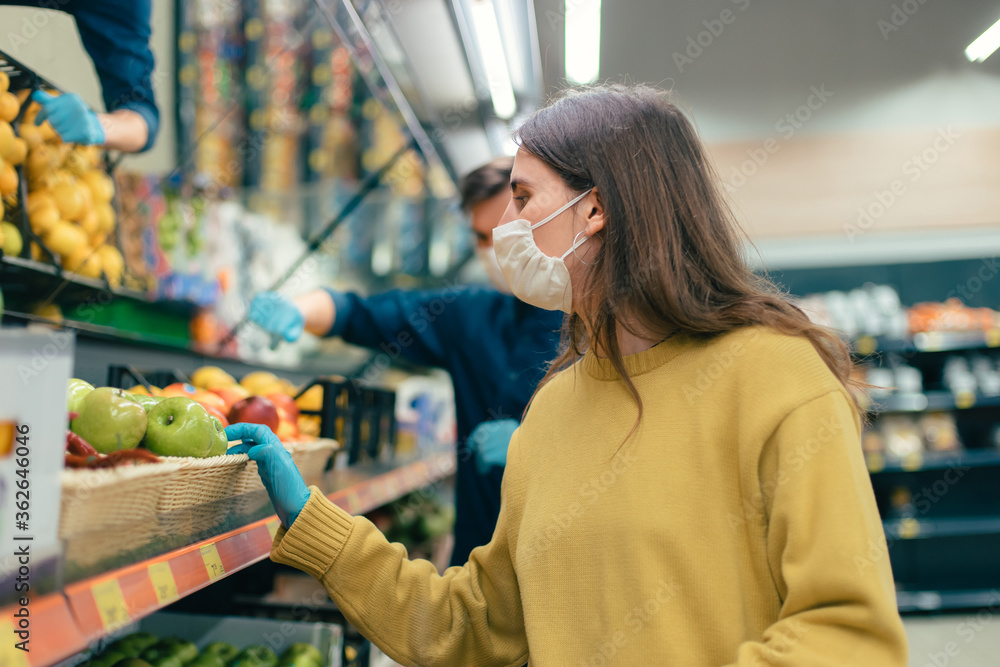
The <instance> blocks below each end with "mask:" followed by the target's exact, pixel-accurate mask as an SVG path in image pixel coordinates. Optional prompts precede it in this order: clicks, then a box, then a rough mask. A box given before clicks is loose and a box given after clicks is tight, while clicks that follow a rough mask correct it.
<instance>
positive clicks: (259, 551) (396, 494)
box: [0, 452, 456, 667]
mask: <svg viewBox="0 0 1000 667" xmlns="http://www.w3.org/2000/svg"><path fill="white" fill-rule="evenodd" d="M455 465H456V463H455V454H454V452H443V453H439V454H435V455H431V456H428V457H426V458H424V459H420V460H417V461H413V462H410V463H405V464H402V465H398V464H397V465H395V466H394V465H392V464H369V465H359V466H353V467H351V468H348V469H346V470H340V471H335V472H333V473H331V474H330V475H328V476H327V477H326V478H324V480H323V487H324V491H325V492H326V493H327V497H328V498H329V499H330V500H331V501H332V502H334V503H336V504H337V505H339V506H340V507H343V508H344V509H345V510H347V511H348V512H351V513H352V514H362V513H365V512H368V511H371V510H373V509H375V508H377V507H381V506H382V505H386V504H388V503H390V502H392V501H393V500H396V499H398V498H400V497H402V496H404V495H406V494H407V493H410V492H412V491H416V490H417V489H420V488H423V487H425V486H428V485H430V484H433V483H435V482H437V481H439V480H441V479H444V478H445V477H448V476H449V475H451V474H452V473H453V472H454V470H455ZM278 527H279V524H278V519H277V518H276V517H274V516H270V517H267V518H264V519H260V520H258V521H255V522H253V523H250V524H248V525H246V526H242V527H240V528H237V529H234V530H230V531H229V532H226V533H223V534H221V535H217V536H215V537H212V538H209V539H206V540H203V541H200V542H197V543H195V544H191V545H189V546H186V547H184V548H181V549H175V550H173V551H170V552H168V553H166V554H163V555H161V556H157V557H155V558H150V559H147V560H144V561H142V562H139V563H135V564H133V565H129V566H126V567H121V568H118V569H115V570H113V571H110V572H105V573H102V574H100V575H97V576H93V577H91V578H89V579H85V580H82V581H79V582H76V583H73V584H70V585H68V586H66V587H65V588H64V589H63V590H62V591H61V592H60V593H54V594H51V595H48V596H45V597H43V598H33V599H32V600H31V607H30V614H31V630H30V631H31V635H30V644H29V646H30V648H31V651H30V653H28V654H27V657H25V656H24V654H22V653H21V652H20V651H16V650H15V651H13V652H12V651H10V647H11V646H13V642H12V641H8V640H9V639H10V638H11V637H12V636H13V635H12V633H13V626H12V625H11V623H10V619H12V618H13V613H14V612H15V611H16V610H17V607H7V608H5V609H0V619H2V620H0V637H2V638H3V647H2V648H0V660H3V659H4V658H7V662H6V664H7V665H10V666H15V665H16V666H25V667H27V666H28V665H30V667H47V666H48V665H52V664H54V663H56V662H59V661H60V660H64V659H65V658H68V657H70V656H72V655H73V654H75V653H78V652H80V651H82V650H84V649H85V648H86V647H87V646H88V645H89V644H91V643H93V642H94V641H96V640H97V639H99V638H101V637H104V636H106V635H108V634H111V633H113V632H114V631H116V630H117V629H119V628H121V627H123V626H124V625H126V624H128V623H131V622H133V621H136V620H138V619H140V618H142V617H144V616H147V615H149V614H151V613H152V612H154V611H156V610H158V609H161V608H163V607H165V606H167V605H169V604H171V603H172V602H174V601H176V600H178V599H180V598H182V597H184V596H186V595H189V594H191V593H194V592H195V591H198V590H201V589H202V588H205V587H206V586H209V585H211V584H212V583H213V582H215V581H216V580H218V579H221V578H223V577H226V576H228V575H230V574H233V573H234V572H237V571H239V570H242V569H244V568H246V567H249V566H251V565H253V564H254V563H257V562H259V561H261V560H263V559H265V558H267V556H268V554H269V553H270V549H271V541H272V539H273V537H274V534H275V533H276V532H277V530H278Z"/></svg>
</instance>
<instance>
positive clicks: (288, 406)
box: [129, 366, 301, 442]
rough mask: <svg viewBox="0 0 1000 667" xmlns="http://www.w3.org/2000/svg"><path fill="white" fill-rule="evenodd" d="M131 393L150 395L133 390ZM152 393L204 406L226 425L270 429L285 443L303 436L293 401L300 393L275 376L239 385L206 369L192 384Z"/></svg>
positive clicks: (253, 377)
mask: <svg viewBox="0 0 1000 667" xmlns="http://www.w3.org/2000/svg"><path fill="white" fill-rule="evenodd" d="M129 391H134V392H138V391H146V390H145V389H144V388H143V387H133V388H132V389H130V390H129ZM152 393H158V394H160V395H167V396H169V395H181V396H187V397H188V398H190V399H192V400H194V401H197V402H198V403H201V404H202V405H203V406H205V408H206V409H207V410H208V411H209V413H211V414H212V415H214V416H216V417H218V418H219V419H220V420H221V421H222V423H223V424H227V425H228V424H230V423H233V424H235V423H237V422H248V423H251V424H264V425H266V426H268V427H269V428H270V429H271V430H272V431H274V433H275V434H276V435H277V436H278V438H280V439H281V440H282V441H283V442H293V441H295V440H298V439H299V438H300V436H301V433H300V432H299V422H298V420H299V408H298V406H297V405H296V404H295V399H294V398H293V397H294V396H295V394H296V393H298V390H297V389H296V387H295V385H294V384H292V383H291V382H289V381H288V380H285V379H282V378H279V377H278V376H276V375H274V374H273V373H268V372H266V371H257V372H254V373H249V374H247V375H245V376H244V377H243V379H242V380H240V381H239V382H237V381H236V379H235V378H234V377H233V376H232V375H230V374H229V373H227V372H226V371H224V370H222V369H221V368H219V367H217V366H203V367H201V368H199V369H198V370H196V371H195V372H194V373H192V374H191V384H180V383H178V384H172V385H168V386H166V387H164V388H163V389H157V388H156V387H153V389H152Z"/></svg>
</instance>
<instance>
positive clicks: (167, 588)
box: [149, 563, 180, 604]
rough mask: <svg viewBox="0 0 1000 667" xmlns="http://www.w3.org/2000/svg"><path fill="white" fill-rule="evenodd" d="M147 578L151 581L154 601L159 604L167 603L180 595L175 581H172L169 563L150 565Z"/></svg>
mask: <svg viewBox="0 0 1000 667" xmlns="http://www.w3.org/2000/svg"><path fill="white" fill-rule="evenodd" d="M149 579H150V580H151V581H152V582H153V591H154V592H155V593H156V601H157V602H159V603H160V604H167V603H168V602H171V601H173V600H176V599H177V598H178V597H180V596H179V595H178V594H177V583H176V582H175V581H174V573H173V572H172V571H171V570H170V563H153V564H152V565H150V566H149Z"/></svg>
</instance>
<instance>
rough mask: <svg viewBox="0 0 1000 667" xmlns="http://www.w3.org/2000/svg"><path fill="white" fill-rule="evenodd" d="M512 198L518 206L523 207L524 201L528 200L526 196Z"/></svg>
mask: <svg viewBox="0 0 1000 667" xmlns="http://www.w3.org/2000/svg"><path fill="white" fill-rule="evenodd" d="M513 199H514V201H516V202H517V207H518V208H524V202H526V201H528V198H527V197H514V198H513Z"/></svg>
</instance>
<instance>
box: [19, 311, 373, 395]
mask: <svg viewBox="0 0 1000 667" xmlns="http://www.w3.org/2000/svg"><path fill="white" fill-rule="evenodd" d="M3 314H4V317H5V318H6V319H7V321H8V322H11V321H20V322H32V323H39V324H48V325H51V326H53V327H62V328H65V329H69V330H72V331H74V332H75V333H76V334H77V349H78V351H79V350H80V349H81V348H82V347H84V346H86V347H87V354H88V358H87V360H88V361H92V362H93V363H94V364H95V365H101V366H103V368H104V369H106V368H107V366H108V365H111V364H121V363H128V359H130V358H132V357H131V356H130V355H129V352H130V351H133V352H134V355H135V356H134V358H135V359H137V360H141V363H138V361H137V362H136V363H135V365H137V366H142V369H146V368H168V369H174V368H177V369H183V370H185V371H186V372H190V371H193V370H194V369H195V368H197V367H198V366H201V365H204V364H207V363H211V364H214V365H218V366H221V367H222V368H223V370H226V371H227V372H230V373H235V374H236V375H242V374H244V373H249V372H250V371H254V370H268V371H272V372H275V373H279V374H282V375H284V376H287V377H288V379H290V380H291V381H293V382H304V381H305V380H307V379H311V378H314V377H317V376H320V375H345V376H347V375H351V374H352V373H354V372H355V371H356V370H357V369H358V368H360V367H362V366H364V363H365V361H366V360H367V359H368V358H370V356H371V355H370V353H365V354H362V355H353V356H351V357H347V356H345V357H344V358H342V359H341V358H332V357H329V356H327V357H323V358H308V359H303V360H302V363H301V364H295V365H284V364H268V363H262V362H255V361H249V360H244V359H240V358H238V357H235V356H231V355H221V354H217V353H216V350H215V348H214V346H204V345H198V344H192V343H182V342H180V341H178V340H177V339H176V338H170V337H167V336H161V337H157V336H155V335H148V334H138V333H134V332H131V331H125V330H122V329H116V328H114V327H107V326H102V325H99V324H91V323H87V322H80V321H78V320H69V319H67V320H63V321H62V322H56V321H54V320H48V319H45V318H40V317H36V316H34V315H29V314H27V313H19V312H12V311H9V310H8V311H4V313H3ZM104 353H106V354H104ZM104 357H107V358H104ZM78 363H79V359H78ZM102 372H103V371H102ZM293 376H294V377H293ZM103 378H104V375H102V377H101V378H100V379H97V380H96V381H97V382H102V383H103V382H104V379H103Z"/></svg>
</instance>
